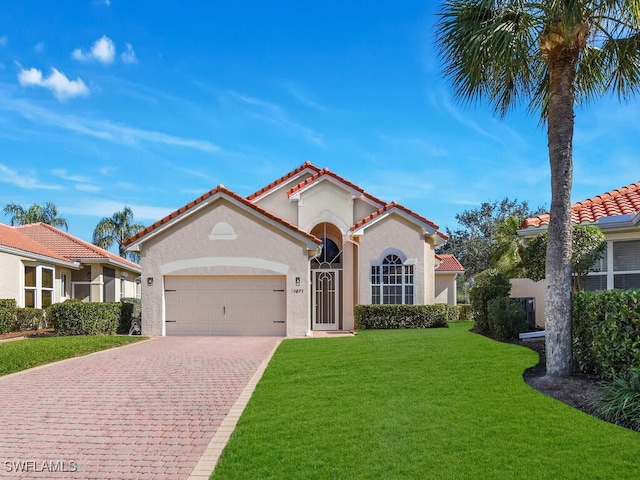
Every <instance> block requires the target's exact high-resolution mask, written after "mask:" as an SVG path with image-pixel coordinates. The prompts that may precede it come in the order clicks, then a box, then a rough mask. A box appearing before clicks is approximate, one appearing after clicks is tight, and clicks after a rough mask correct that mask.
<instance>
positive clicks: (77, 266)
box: [0, 245, 82, 270]
mask: <svg viewBox="0 0 640 480" xmlns="http://www.w3.org/2000/svg"><path fill="white" fill-rule="evenodd" d="M0 252H4V253H9V254H11V255H16V256H19V257H25V258H27V259H29V260H35V261H38V262H46V263H50V264H53V265H59V266H61V267H69V268H73V269H74V270H80V269H81V268H82V267H81V266H80V264H79V263H78V262H65V261H64V260H58V259H57V258H53V257H47V256H46V255H39V254H37V253H31V252H27V251H26V250H20V249H19V248H13V247H7V246H5V245H0Z"/></svg>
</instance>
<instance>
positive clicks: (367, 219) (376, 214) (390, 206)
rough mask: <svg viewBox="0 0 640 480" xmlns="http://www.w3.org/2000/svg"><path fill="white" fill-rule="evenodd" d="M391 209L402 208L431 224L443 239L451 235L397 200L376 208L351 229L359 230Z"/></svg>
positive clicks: (419, 219)
mask: <svg viewBox="0 0 640 480" xmlns="http://www.w3.org/2000/svg"><path fill="white" fill-rule="evenodd" d="M391 210H401V211H403V212H404V213H406V214H408V215H410V216H412V217H414V218H415V219H416V220H418V221H420V222H422V223H424V224H427V225H429V226H430V227H431V228H433V229H434V230H435V231H436V235H438V236H439V237H440V238H442V239H443V240H447V239H448V238H449V237H448V236H447V235H445V234H444V233H442V232H440V231H438V225H436V224H435V223H433V222H432V221H431V220H428V219H426V218H425V217H423V216H422V215H418V214H417V213H415V212H414V211H412V210H409V209H408V208H407V207H403V206H402V205H400V204H398V203H396V202H391V203H387V204H386V205H384V206H383V207H381V208H379V209H378V210H376V211H375V212H373V213H372V214H371V215H368V216H366V217H365V218H363V219H362V220H360V221H359V222H358V223H356V224H355V225H353V226H352V227H351V228H350V230H351V231H354V230H357V229H358V228H360V227H362V226H363V225H365V224H367V223H369V222H371V221H373V220H374V219H375V218H377V217H379V216H380V215H383V214H384V213H387V212H389V211H391Z"/></svg>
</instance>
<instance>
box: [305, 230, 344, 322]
mask: <svg viewBox="0 0 640 480" xmlns="http://www.w3.org/2000/svg"><path fill="white" fill-rule="evenodd" d="M324 233H326V229H325V232H324ZM321 238H322V254H321V255H320V256H319V257H317V258H314V259H313V260H312V261H311V279H312V287H313V288H312V298H311V305H312V309H313V311H312V317H313V329H314V330H338V329H339V328H340V304H341V298H342V293H341V292H342V290H341V288H340V282H341V278H342V250H341V249H340V247H338V245H337V244H336V242H334V241H333V240H331V239H330V238H328V237H326V236H321Z"/></svg>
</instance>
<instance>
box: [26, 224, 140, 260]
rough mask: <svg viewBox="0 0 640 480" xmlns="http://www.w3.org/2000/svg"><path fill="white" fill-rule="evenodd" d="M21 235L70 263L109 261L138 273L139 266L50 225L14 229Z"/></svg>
mask: <svg viewBox="0 0 640 480" xmlns="http://www.w3.org/2000/svg"><path fill="white" fill-rule="evenodd" d="M14 228H15V229H16V230H17V231H19V232H20V233H22V234H23V235H25V236H27V237H29V238H31V239H32V240H33V241H35V242H37V243H39V244H41V245H44V246H45V247H47V248H48V249H50V250H52V251H54V252H57V253H58V254H59V255H62V256H63V257H65V258H67V259H69V260H70V261H82V260H89V259H104V260H111V261H112V262H115V263H118V264H120V265H121V266H124V267H127V268H130V269H132V270H136V271H140V265H138V264H137V263H134V262H130V261H129V260H127V259H125V258H122V257H119V256H118V255H115V254H113V253H111V252H108V251H107V250H104V249H103V248H100V247H97V246H95V245H93V244H91V243H88V242H85V241H84V240H80V239H79V238H77V237H74V236H73V235H69V234H68V233H66V232H63V231H62V230H58V229H57V228H55V227H52V226H51V225H47V224H45V223H31V224H29V225H21V226H19V227H14Z"/></svg>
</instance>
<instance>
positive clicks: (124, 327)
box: [118, 298, 142, 334]
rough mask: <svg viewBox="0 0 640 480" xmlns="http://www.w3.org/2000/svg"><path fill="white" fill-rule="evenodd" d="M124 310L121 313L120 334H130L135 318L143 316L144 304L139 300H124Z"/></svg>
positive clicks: (121, 301)
mask: <svg viewBox="0 0 640 480" xmlns="http://www.w3.org/2000/svg"><path fill="white" fill-rule="evenodd" d="M120 303H121V304H122V309H121V312H120V323H119V325H118V333H120V334H128V333H129V330H130V329H131V322H132V320H133V319H134V318H140V317H141V316H142V303H141V302H140V299H139V298H123V299H121V300H120Z"/></svg>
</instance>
